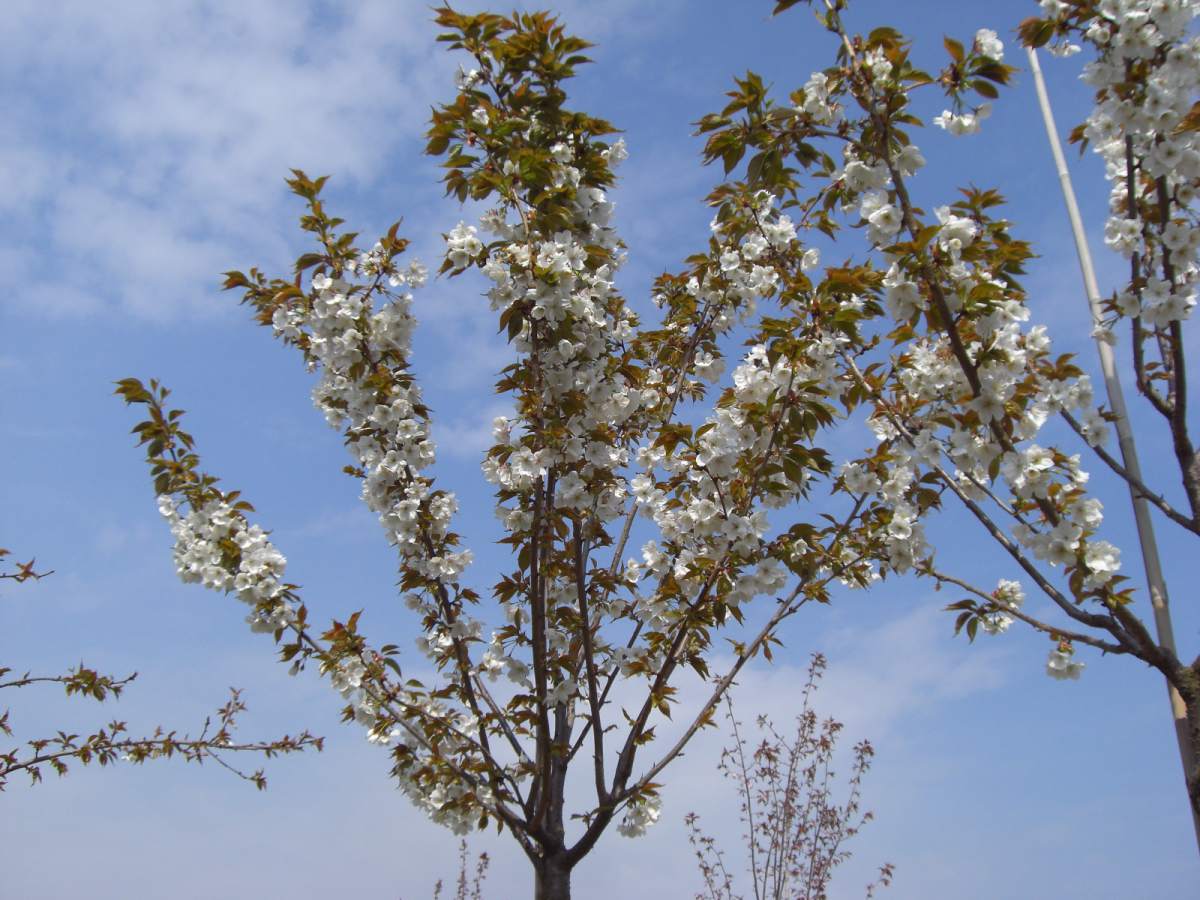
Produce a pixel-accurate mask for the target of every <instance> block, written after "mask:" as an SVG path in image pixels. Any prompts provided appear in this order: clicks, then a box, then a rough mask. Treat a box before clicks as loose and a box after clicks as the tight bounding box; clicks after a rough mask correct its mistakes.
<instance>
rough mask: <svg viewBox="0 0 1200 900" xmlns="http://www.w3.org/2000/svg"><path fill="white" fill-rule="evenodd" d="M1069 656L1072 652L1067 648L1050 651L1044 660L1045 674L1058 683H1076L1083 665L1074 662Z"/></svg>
mask: <svg viewBox="0 0 1200 900" xmlns="http://www.w3.org/2000/svg"><path fill="white" fill-rule="evenodd" d="M1071 656H1072V650H1071V648H1070V647H1069V646H1066V647H1063V646H1059V647H1057V648H1055V649H1054V650H1051V651H1050V656H1049V658H1048V659H1047V660H1046V674H1047V675H1049V676H1050V677H1051V678H1054V679H1057V680H1058V681H1077V680H1078V679H1079V676H1080V675H1081V674H1082V673H1083V667H1084V665H1085V664H1084V663H1081V662H1076V661H1075V660H1073V659H1072V658H1071Z"/></svg>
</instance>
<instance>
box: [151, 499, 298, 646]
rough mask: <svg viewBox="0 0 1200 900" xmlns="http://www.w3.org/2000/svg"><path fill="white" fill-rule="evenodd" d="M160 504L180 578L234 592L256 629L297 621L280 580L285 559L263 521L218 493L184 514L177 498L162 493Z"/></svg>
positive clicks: (264, 629)
mask: <svg viewBox="0 0 1200 900" xmlns="http://www.w3.org/2000/svg"><path fill="white" fill-rule="evenodd" d="M158 509H159V512H161V513H162V514H163V516H164V517H165V518H166V520H167V522H168V523H169V524H170V527H171V534H172V535H173V536H174V538H175V547H174V549H173V551H172V553H173V556H174V560H175V573H176V574H177V575H178V576H179V578H180V579H181V580H182V581H184V582H187V583H198V584H202V585H204V586H205V587H206V588H210V589H212V590H214V591H223V592H225V593H236V594H237V596H238V599H239V600H241V601H242V602H243V603H246V604H248V605H250V606H251V607H253V609H252V611H251V612H250V614H249V615H248V616H246V622H247V624H249V626H250V629H251V630H252V631H254V632H258V633H263V632H274V631H278V630H279V629H281V628H286V627H287V626H288V625H291V624H292V623H294V622H295V621H296V609H295V606H294V605H293V604H292V602H291V601H290V600H288V599H286V598H285V597H284V593H285V592H284V587H283V583H282V582H281V580H280V579H281V578H282V577H283V571H284V567H285V566H286V565H287V560H286V559H285V558H284V556H283V554H282V553H280V552H279V551H278V550H276V549H275V547H274V545H273V544H272V543H271V541H270V539H269V538H268V537H267V534H266V532H265V531H263V530H262V529H261V528H260V527H259V526H257V525H251V524H249V523H248V522H247V521H246V519H245V517H244V516H243V515H242V514H241V513H240V512H238V511H237V510H235V509H234V508H233V506H232V505H231V504H230V503H228V502H226V501H225V500H223V499H220V498H219V497H213V498H210V499H208V500H207V501H206V502H204V503H203V504H202V505H200V506H199V507H198V508H195V509H191V510H189V511H187V512H186V513H185V512H183V511H182V504H181V502H180V501H179V500H177V499H176V498H175V497H173V496H169V495H161V496H159V498H158Z"/></svg>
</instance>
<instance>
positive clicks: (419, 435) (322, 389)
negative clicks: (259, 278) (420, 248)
mask: <svg viewBox="0 0 1200 900" xmlns="http://www.w3.org/2000/svg"><path fill="white" fill-rule="evenodd" d="M470 240H473V239H472V238H470V237H463V238H462V241H463V242H464V246H465V247H466V249H464V250H462V251H461V252H468V251H470V250H471V248H470V246H469V242H470ZM475 243H476V245H478V241H475ZM456 252H460V251H456ZM471 252H478V247H476V248H475V249H474V250H473V251H471ZM382 268H383V256H382V248H381V247H380V246H379V245H376V247H375V248H374V249H373V250H372V251H371V252H370V253H365V254H362V255H361V256H360V257H359V258H358V259H356V260H354V261H353V262H352V263H351V264H350V265H349V266H347V270H348V271H347V277H355V278H356V280H357V282H358V283H351V282H350V281H348V280H346V279H345V278H333V277H331V276H330V275H328V274H324V273H320V274H317V275H315V276H314V277H313V280H312V290H313V294H312V297H311V301H310V302H308V303H295V304H291V305H288V306H281V307H279V308H278V309H277V310H276V312H275V314H274V319H273V325H274V328H275V333H276V335H277V336H279V337H282V338H284V339H286V340H289V341H291V342H300V341H301V339H303V341H304V343H303V344H302V346H304V347H305V351H306V356H307V358H308V360H309V366H310V368H314V369H317V370H318V371H319V373H320V379H319V381H318V383H317V385H316V387H315V388H314V389H313V403H314V404H315V405H316V407H317V408H318V409H319V410H321V412H323V413H324V415H325V418H326V420H327V421H328V423H329V424H330V426H332V427H334V428H338V429H340V430H342V431H344V432H345V434H346V438H347V441H346V443H347V447H348V449H349V450H350V453H351V454H352V456H353V457H354V460H355V462H356V463H357V465H358V467H359V469H360V470H361V473H362V475H363V486H362V498H363V501H364V502H365V503H366V504H367V506H368V507H369V508H370V509H371V510H372V511H374V512H375V513H376V514H377V515H378V516H379V521H380V523H381V524H382V525H383V527H384V530H385V532H386V533H387V536H388V538H389V540H390V541H391V542H392V543H393V544H395V546H396V547H397V549H398V550H399V551H400V554H401V560H402V565H403V566H404V567H406V568H407V569H410V570H412V571H415V572H418V573H420V574H421V575H422V576H424V577H425V578H427V579H430V580H431V581H433V582H437V583H440V584H443V585H451V584H454V583H455V582H456V581H457V579H458V577H459V575H461V574H462V572H463V570H464V569H466V567H467V566H468V565H470V563H471V559H472V555H471V551H469V550H460V551H453V550H451V549H449V548H447V547H445V546H443V539H444V538H445V535H446V532H447V531H448V529H449V525H450V520H451V518H452V516H453V515H454V513H455V512H456V511H457V509H458V502H457V500H456V498H455V496H454V494H453V493H449V492H445V491H436V492H435V491H433V490H432V480H431V479H429V478H427V477H425V476H423V475H421V474H420V473H421V471H422V470H424V469H426V468H428V467H429V466H430V465H432V464H433V462H434V459H435V455H436V447H435V445H434V442H433V439H432V436H431V435H430V432H429V423H428V421H427V419H426V418H425V416H424V415H423V414H422V413H421V412H420V409H421V393H420V389H419V388H418V387H417V386H416V384H415V383H414V382H413V380H412V378H411V377H410V376H409V374H408V370H407V358H408V353H409V349H410V345H411V339H412V331H413V327H414V325H415V321H414V318H413V316H412V312H411V303H412V294H411V293H410V292H409V290H408V289H409V288H416V287H420V286H421V285H422V284H423V283H424V281H425V278H426V270H425V267H424V266H422V265H421V264H420V263H419V262H413V263H410V264H409V266H408V267H407V268H406V269H404V270H396V271H393V272H391V274H388V275H386V276H385V275H384V274H383V273H382ZM372 295H375V296H381V297H385V298H386V302H385V303H384V304H382V306H381V307H380V308H379V309H378V310H376V309H374V307H373V304H372V300H371V298H372ZM382 373H385V374H386V378H380V375H381V374H382ZM431 548H432V552H431Z"/></svg>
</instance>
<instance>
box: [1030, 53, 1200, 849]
mask: <svg viewBox="0 0 1200 900" xmlns="http://www.w3.org/2000/svg"><path fill="white" fill-rule="evenodd" d="M1026 52H1027V53H1028V54H1029V66H1030V69H1031V70H1032V71H1033V83H1034V85H1035V86H1036V87H1037V96H1038V104H1039V105H1040V106H1041V108H1042V121H1043V122H1045V124H1046V136H1047V138H1048V139H1049V141H1050V151H1051V153H1053V154H1054V165H1055V168H1057V170H1058V180H1059V182H1060V184H1061V185H1062V192H1063V199H1064V200H1065V201H1066V204H1067V216H1068V217H1069V218H1070V220H1071V231H1072V232H1073V233H1074V235H1075V251H1076V253H1077V254H1078V255H1079V268H1080V270H1081V271H1082V272H1083V286H1084V290H1085V291H1086V293H1087V300H1088V305H1089V306H1090V307H1091V311H1092V324H1093V326H1095V327H1097V328H1098V327H1099V325H1100V322H1101V320H1102V318H1103V309H1102V308H1101V305H1100V289H1099V288H1098V287H1097V286H1096V273H1095V270H1094V269H1093V268H1092V255H1091V253H1090V252H1089V251H1088V245H1087V237H1086V235H1085V234H1084V230H1083V222H1082V220H1081V219H1080V217H1079V205H1078V204H1077V203H1076V202H1075V191H1074V189H1073V188H1072V187H1071V176H1070V173H1068V171H1067V161H1066V159H1065V158H1064V157H1063V151H1062V145H1061V143H1060V142H1059V139H1058V128H1057V127H1056V126H1055V124H1054V114H1053V112H1051V110H1050V97H1049V95H1048V94H1047V93H1046V83H1045V81H1044V80H1043V79H1042V69H1041V67H1040V66H1039V65H1038V58H1037V52H1036V51H1035V50H1034V49H1033V48H1032V47H1027V48H1026ZM1093 337H1094V338H1095V342H1096V349H1097V351H1099V353H1100V370H1101V371H1102V372H1103V373H1104V387H1105V388H1106V389H1107V391H1108V407H1109V409H1110V410H1112V413H1113V415H1114V416H1115V417H1116V423H1115V425H1116V429H1117V441H1118V443H1119V446H1120V449H1121V459H1122V461H1123V464H1124V466H1125V469H1126V471H1128V472H1129V474H1130V475H1131V476H1133V478H1134V479H1135V480H1137V481H1138V482H1140V483H1142V484H1143V485H1144V484H1145V481H1144V479H1143V478H1142V469H1141V465H1140V464H1139V463H1138V456H1137V447H1136V446H1135V445H1134V440H1133V432H1132V430H1131V429H1130V425H1129V416H1128V414H1127V412H1126V407H1125V395H1124V393H1123V391H1122V390H1121V378H1120V376H1119V375H1118V373H1117V363H1116V357H1115V355H1114V354H1113V350H1112V347H1110V346H1109V345H1108V343H1107V342H1106V341H1105V340H1104V339H1103V337H1102V336H1101V334H1100V332H1099V331H1096V332H1094V333H1093ZM1128 486H1129V497H1130V499H1131V500H1132V501H1133V517H1134V520H1135V522H1136V523H1137V532H1138V541H1139V543H1140V544H1141V551H1142V563H1143V565H1144V566H1145V570H1146V583H1147V584H1148V585H1149V587H1150V605H1151V607H1152V608H1153V611H1154V626H1155V631H1156V632H1157V636H1158V642H1159V645H1160V646H1161V647H1163V648H1164V649H1165V650H1168V651H1170V653H1171V654H1172V655H1174V654H1175V632H1174V629H1173V628H1172V627H1171V610H1170V607H1169V606H1168V603H1167V583H1166V580H1165V579H1164V578H1163V571H1162V564H1161V561H1160V560H1159V556H1158V543H1157V541H1155V539H1154V524H1153V522H1151V520H1150V504H1149V503H1147V502H1146V498H1145V497H1143V496H1142V495H1141V494H1140V493H1139V492H1138V491H1137V490H1136V489H1135V488H1134V486H1133V483H1132V482H1128ZM1167 692H1168V694H1169V695H1170V700H1171V715H1172V717H1173V718H1174V720H1175V736H1176V738H1177V740H1178V742H1179V758H1180V761H1181V762H1182V763H1183V771H1184V778H1185V780H1186V778H1187V777H1188V775H1189V774H1190V773H1192V772H1194V771H1195V770H1196V757H1195V754H1194V752H1193V751H1192V742H1191V737H1190V735H1189V733H1188V721H1187V709H1186V707H1185V706H1184V704H1183V698H1182V697H1180V696H1179V692H1178V691H1177V690H1175V688H1174V687H1173V686H1172V685H1171V684H1170V683H1169V682H1168V684H1167ZM1189 805H1190V804H1189ZM1192 825H1193V826H1194V828H1195V830H1196V842H1197V844H1198V845H1200V814H1198V813H1197V812H1196V809H1195V807H1192Z"/></svg>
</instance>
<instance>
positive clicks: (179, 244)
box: [0, 0, 452, 317]
mask: <svg viewBox="0 0 1200 900" xmlns="http://www.w3.org/2000/svg"><path fill="white" fill-rule="evenodd" d="M6 16H7V17H8V21H7V22H6V35H5V37H4V39H3V51H4V52H3V54H2V55H3V56H4V62H3V63H0V67H2V68H0V71H3V72H4V75H5V78H6V82H7V83H8V84H9V85H10V89H11V90H12V91H13V92H23V93H24V95H25V96H27V97H28V98H29V100H28V101H27V102H28V103H29V104H31V105H32V106H33V107H34V110H33V111H32V114H31V110H29V109H23V108H17V109H16V110H15V114H16V115H17V116H18V119H19V120H20V121H23V122H24V123H25V124H26V125H27V126H29V127H27V128H23V129H22V130H21V132H20V133H22V134H23V135H24V140H23V142H21V143H18V144H10V146H9V147H8V148H6V149H5V150H4V151H3V152H2V153H0V171H3V172H5V173H8V174H10V175H20V176H22V177H12V178H6V179H5V181H6V184H9V185H14V187H13V188H10V189H8V190H7V193H6V196H5V198H4V201H3V202H4V207H5V209H6V210H9V211H10V212H14V213H17V214H23V215H24V216H25V218H26V220H27V221H28V222H29V223H30V227H29V228H27V229H26V233H25V235H24V237H25V240H26V242H27V243H28V244H29V245H30V246H31V247H37V249H38V250H39V251H40V252H41V253H42V254H45V257H46V259H51V258H56V259H58V260H64V261H67V262H68V263H69V264H68V265H57V266H53V267H49V266H45V265H44V264H43V265H42V266H40V267H39V268H40V270H41V271H40V272H39V275H40V276H41V277H39V278H37V279H33V278H32V277H30V278H28V280H29V281H30V282H34V281H36V283H37V284H38V285H39V288H40V289H39V290H38V291H36V292H24V293H22V294H19V295H16V296H15V297H14V299H13V302H15V303H22V302H23V301H24V303H26V304H28V303H29V302H30V301H35V302H36V303H37V305H38V307H40V308H42V309H44V310H51V311H54V310H58V311H71V312H77V311H81V310H88V309H96V308H99V307H102V306H112V305H113V304H114V303H115V304H116V305H118V306H119V307H121V308H124V309H125V310H127V311H131V312H134V313H136V314H139V315H144V316H150V317H165V316H170V315H173V314H175V313H177V312H178V311H179V310H180V307H181V306H182V305H185V304H186V301H187V299H188V298H189V296H190V297H191V298H193V299H194V298H195V297H196V296H197V295H198V294H199V293H200V292H202V291H204V290H205V289H209V290H211V288H212V287H213V286H215V285H216V283H217V281H218V273H219V272H220V271H221V270H222V269H226V268H229V267H231V266H236V265H246V264H248V263H249V262H250V261H251V260H254V259H257V258H259V257H261V256H263V255H265V256H268V257H271V258H275V259H277V260H280V261H281V262H282V259H283V258H285V257H286V255H287V254H286V253H285V248H286V247H287V246H288V245H289V243H290V241H291V239H290V238H284V237H282V235H285V234H287V235H290V234H291V233H292V225H291V221H292V220H293V219H294V217H295V214H296V209H295V207H294V205H293V204H291V203H290V202H289V203H286V204H285V203H284V202H282V201H284V198H285V189H284V187H283V185H282V178H283V176H284V175H285V174H286V173H287V171H288V169H289V168H290V167H292V166H296V167H303V168H307V169H310V170H311V171H313V172H314V173H323V172H335V173H337V175H338V176H339V179H341V180H342V182H343V183H345V182H346V181H349V182H350V183H352V184H360V185H361V184H367V183H371V182H372V181H373V180H375V179H377V178H378V177H379V176H380V175H381V174H382V173H383V171H384V170H385V168H386V167H387V166H388V164H389V162H390V161H391V160H392V159H393V157H394V155H395V154H396V153H397V148H398V147H399V146H401V144H403V143H404V142H405V141H408V142H410V143H412V144H413V145H414V146H419V145H418V144H417V143H416V142H417V140H418V138H419V135H420V133H421V131H422V130H423V128H424V120H425V117H426V111H427V109H428V105H429V103H430V102H432V98H434V97H435V96H436V95H437V94H439V93H445V91H443V90H440V89H441V88H442V87H443V86H444V85H445V84H447V83H448V77H447V73H448V72H449V70H450V69H451V67H452V62H451V60H450V59H449V57H448V56H447V54H445V53H444V52H442V51H441V49H440V47H438V46H437V45H435V44H434V42H433V41H432V39H431V38H432V28H433V26H432V25H431V24H430V23H429V12H428V9H427V8H426V6H425V5H424V4H421V3H417V2H406V3H403V4H400V5H399V6H398V7H397V4H393V3H386V2H383V0H376V2H368V3H360V4H355V5H353V6H352V7H350V8H348V11H338V12H334V11H331V10H329V9H328V8H326V7H324V6H323V5H321V4H316V3H307V4H304V5H298V4H295V3H289V2H284V0H262V2H257V3H252V4H246V3H204V4H189V5H187V6H180V5H179V4H158V3H149V2H127V3H122V4H117V5H115V6H114V5H105V6H97V5H95V4H90V3H83V2H75V3H67V4H56V5H48V4H33V3H22V4H18V5H17V6H16V8H15V9H8V10H6ZM14 106H15V104H14ZM25 266H26V267H27V268H29V269H31V270H32V266H31V264H29V263H25ZM47 270H49V274H48V277H47ZM181 301H183V302H181Z"/></svg>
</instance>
